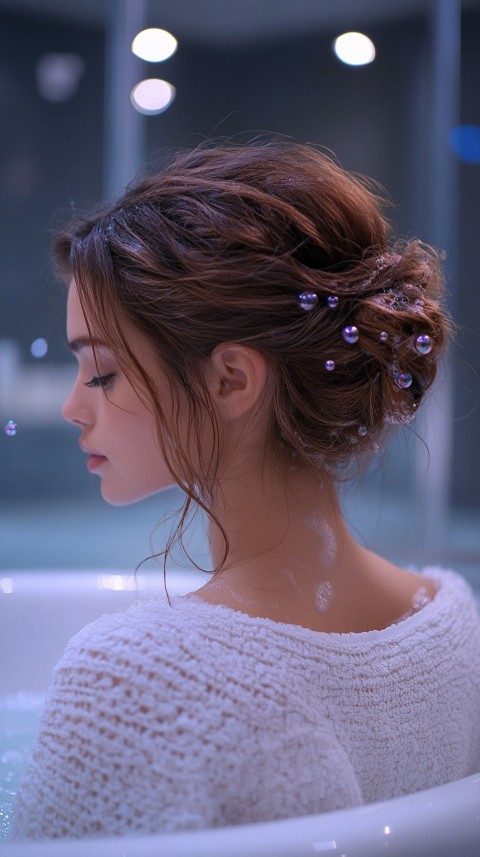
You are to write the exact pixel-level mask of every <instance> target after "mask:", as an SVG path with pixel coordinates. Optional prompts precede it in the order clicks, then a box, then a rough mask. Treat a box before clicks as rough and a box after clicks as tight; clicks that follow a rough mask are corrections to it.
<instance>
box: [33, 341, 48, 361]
mask: <svg viewBox="0 0 480 857" xmlns="http://www.w3.org/2000/svg"><path fill="white" fill-rule="evenodd" d="M47 351H48V342H47V340H46V339H42V338H40V339H34V340H33V342H32V344H31V346H30V352H31V354H32V355H33V357H37V358H39V359H40V357H45V355H46V353H47Z"/></svg>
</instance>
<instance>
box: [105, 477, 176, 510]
mask: <svg viewBox="0 0 480 857" xmlns="http://www.w3.org/2000/svg"><path fill="white" fill-rule="evenodd" d="M172 485H175V482H171V483H170V484H168V485H162V486H160V487H159V488H152V490H151V491H134V490H132V489H130V490H128V489H124V490H121V489H119V490H118V491H109V490H108V488H107V486H104V485H103V484H102V486H101V489H100V491H101V495H102V497H103V499H104V500H105V502H106V503H108V505H109V506H132V505H133V504H134V503H139V502H140V501H141V500H145V499H146V498H147V497H152V496H153V495H154V494H160V493H161V492H162V491H166V490H167V488H171V487H172Z"/></svg>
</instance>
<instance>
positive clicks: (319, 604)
mask: <svg viewBox="0 0 480 857" xmlns="http://www.w3.org/2000/svg"><path fill="white" fill-rule="evenodd" d="M332 597H333V588H332V584H331V583H330V581H329V580H324V581H323V582H322V583H319V584H318V586H317V587H316V589H315V596H314V604H315V608H316V609H317V610H318V611H319V613H325V611H326V610H328V608H329V606H330V602H331V600H332Z"/></svg>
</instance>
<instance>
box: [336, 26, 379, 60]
mask: <svg viewBox="0 0 480 857" xmlns="http://www.w3.org/2000/svg"><path fill="white" fill-rule="evenodd" d="M333 49H334V51H335V53H336V55H337V57H338V59H339V60H341V61H342V62H344V63H346V64H347V65H367V64H368V63H370V62H373V60H374V59H375V45H374V44H373V42H372V40H371V39H369V38H368V36H365V35H364V34H363V33H343V35H341V36H338V38H337V39H335V41H334V43H333Z"/></svg>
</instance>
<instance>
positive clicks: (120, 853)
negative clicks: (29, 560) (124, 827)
mask: <svg viewBox="0 0 480 857" xmlns="http://www.w3.org/2000/svg"><path fill="white" fill-rule="evenodd" d="M140 580H141V583H142V584H143V588H142V590H141V593H142V594H143V593H145V594H147V595H148V596H150V595H151V594H152V592H154V591H155V592H159V593H162V592H163V575H162V574H160V573H159V574H158V575H157V576H156V578H155V581H154V582H152V581H151V580H150V582H149V583H148V585H147V583H146V581H147V580H148V578H147V577H141V578H140ZM167 582H168V590H169V592H170V593H171V594H172V595H173V594H176V593H185V592H187V591H190V590H192V589H194V588H196V587H197V586H199V585H200V580H199V577H198V576H195V575H194V574H193V573H192V574H191V575H189V574H187V573H185V572H169V573H168V577H167ZM133 586H134V581H133V577H129V576H126V575H114V574H112V573H111V572H110V571H99V572H93V571H88V572H72V571H68V572H65V573H59V572H44V571H39V572H18V571H15V572H12V573H8V572H0V646H1V648H0V651H1V652H2V672H1V676H0V698H4V697H5V696H6V695H8V694H14V693H16V692H17V691H19V690H23V691H27V692H31V693H43V692H44V691H45V690H46V688H47V686H48V684H49V681H50V675H51V670H52V667H53V666H54V664H55V662H56V661H57V660H58V658H59V657H60V655H61V654H62V652H63V648H64V646H65V643H66V642H67V640H68V639H69V638H70V637H71V636H72V635H73V634H74V633H75V632H76V631H78V630H79V629H80V628H81V627H82V626H83V625H85V624H86V623H87V622H89V621H91V620H92V619H95V618H96V617H97V616H99V615H101V614H102V613H109V612H114V611H117V610H122V609H125V608H126V607H128V606H129V604H131V603H132V601H133V600H134V599H135V598H136V597H137V593H136V592H135V591H134V590H133V588H132V587H133ZM7 653H8V654H7ZM479 716H480V712H479ZM316 854H321V855H330V857H341V855H348V857H380V855H382V857H385V855H388V857H406V855H408V857H412V855H413V857H478V855H480V772H479V773H478V774H476V775H473V776H470V777H467V778H466V779H464V780H460V781H458V782H455V783H448V784H446V785H444V786H440V787H437V788H434V789H429V790H427V791H423V792H417V793H416V794H413V795H408V796H406V797H402V798H397V799H395V800H390V801H385V802H381V803H376V804H370V805H368V806H364V807H358V808H355V809H348V810H342V811H340V812H332V813H325V814H323V815H317V816H305V817H302V818H298V819H286V820H282V821H273V822H268V823H262V824H253V825H241V826H239V827H224V828H216V829H214V830H205V831H195V832H189V833H176V834H166V835H156V836H148V837H131V838H130V837H129V838H121V839H120V838H118V839H113V838H112V839H111V838H108V839H106V838H102V839H97V840H70V841H67V840H63V841H58V840H57V841H52V842H43V843H42V842H38V843H8V842H5V843H3V844H0V857H85V855H88V857H227V855H228V857H307V855H308V857H313V855H316Z"/></svg>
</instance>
